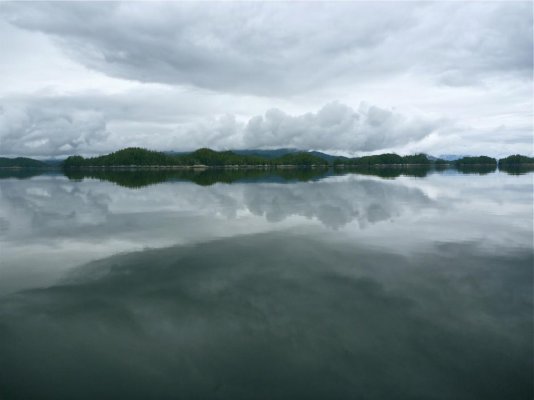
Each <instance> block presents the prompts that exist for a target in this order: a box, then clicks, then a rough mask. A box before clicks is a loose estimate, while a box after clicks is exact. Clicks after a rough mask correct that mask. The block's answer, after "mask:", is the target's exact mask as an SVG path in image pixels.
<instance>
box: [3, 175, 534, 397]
mask: <svg viewBox="0 0 534 400" xmlns="http://www.w3.org/2000/svg"><path fill="white" fill-rule="evenodd" d="M83 175H84V174H81V176H80V175H76V176H64V175H62V174H56V173H47V174H41V175H39V174H37V173H27V174H18V175H17V174H11V175H10V174H7V175H4V176H3V177H2V179H0V249H1V253H0V399H137V398H139V399H178V398H180V399H256V398H259V399H313V398H317V399H388V400H389V399H455V400H458V399H485V400H486V399H499V400H502V399H507V400H513V399H525V400H526V399H532V398H533V388H532V377H533V316H532V311H533V307H532V305H533V304H532V303H533V302H532V300H533V297H532V296H533V269H532V267H533V225H532V224H533V180H532V178H533V174H522V175H509V174H506V173H503V172H490V173H486V174H460V173H458V172H451V171H444V172H441V173H424V174H417V173H414V174H400V176H397V175H399V174H392V175H388V174H381V175H382V176H373V175H372V174H371V175H362V174H352V173H347V174H333V173H324V174H323V173H309V174H305V173H302V174H299V173H294V174H293V175H291V173H286V175H280V174H263V175H262V174H261V173H251V174H248V175H247V174H244V175H243V176H242V175H239V174H238V173H237V175H236V173H233V175H232V173H227V174H226V175H225V173H223V172H217V173H212V174H211V175H209V174H208V175H206V174H204V175H198V174H197V175H195V174H193V175H194V176H192V175H191V176H190V175H188V176H182V175H179V176H178V175H173V174H169V173H167V174H165V173H156V172H154V173H151V174H145V175H143V174H140V173H137V174H136V173H135V172H124V173H119V172H116V173H114V174H109V173H108V174H107V175H106V174H100V175H99V174H98V173H93V174H92V175H85V176H83ZM406 175H408V176H406ZM384 176H385V177H386V178H387V179H386V178H384Z"/></svg>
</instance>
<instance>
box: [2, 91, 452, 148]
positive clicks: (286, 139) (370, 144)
mask: <svg viewBox="0 0 534 400" xmlns="http://www.w3.org/2000/svg"><path fill="white" fill-rule="evenodd" d="M171 97H172V96H171ZM168 100H169V96H164V97H163V98H161V97H160V98H158V96H157V95H155V96H154V97H153V101H150V102H148V103H147V101H146V98H145V97H143V96H142V94H139V93H138V94H135V93H134V94H132V93H127V94H125V95H115V96H113V95H108V96H98V95H90V94H89V95H84V96H43V97H35V96H33V97H31V98H29V97H26V98H20V97H19V98H12V99H9V100H8V101H3V102H2V103H3V104H5V106H2V107H3V108H2V111H1V113H0V147H1V149H2V153H3V154H26V155H43V154H46V155H68V154H73V153H83V154H88V153H94V152H108V151H113V150H117V149H118V148H121V147H124V146H125V142H128V145H139V146H144V147H149V148H154V147H156V148H157V149H175V150H183V149H195V148H198V147H206V146H208V147H213V148H217V149H226V148H272V147H296V148H301V149H316V150H330V151H332V150H333V151H339V150H343V151H345V152H357V151H374V150H381V149H386V148H396V147H399V146H402V145H406V144H408V143H416V142H418V141H420V140H422V139H424V138H425V137H427V136H428V135H430V134H432V133H434V132H437V131H438V130H439V129H440V128H442V127H443V126H444V125H445V121H444V120H442V119H429V118H423V117H407V116H404V115H402V114H400V113H396V112H393V111H390V110H386V109H383V108H380V107H377V106H370V105H367V104H365V103H363V104H361V105H360V107H359V108H358V110H354V109H352V108H351V107H349V106H347V105H344V104H341V103H337V102H334V103H329V104H326V105H325V106H323V107H322V108H321V109H320V110H319V111H317V112H316V113H306V114H303V115H297V116H292V115H289V114H287V113H285V112H283V111H281V110H279V109H271V110H268V111H267V112H266V113H265V115H263V116H262V115H258V116H254V117H252V118H250V119H249V120H248V122H246V123H244V122H240V121H239V120H237V119H236V116H235V115H231V114H227V115H223V116H220V117H217V118H206V117H201V116H199V115H198V114H197V112H196V111H195V110H194V107H191V106H189V105H187V99H185V98H184V96H180V97H178V98H176V97H174V98H173V99H172V100H173V102H172V103H171V104H169V103H167V101H168ZM178 104H182V107H180V109H178V110H177V108H176V106H177V105H178ZM208 107H209V105H208ZM155 144H156V145H155Z"/></svg>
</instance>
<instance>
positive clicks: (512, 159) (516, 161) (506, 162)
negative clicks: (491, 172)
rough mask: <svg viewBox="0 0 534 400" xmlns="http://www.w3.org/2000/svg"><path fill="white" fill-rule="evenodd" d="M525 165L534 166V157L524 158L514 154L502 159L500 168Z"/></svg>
mask: <svg viewBox="0 0 534 400" xmlns="http://www.w3.org/2000/svg"><path fill="white" fill-rule="evenodd" d="M525 164H531V165H534V157H527V156H522V155H520V154H514V155H513V156H508V157H505V158H501V159H500V160H499V167H506V166H515V165H525Z"/></svg>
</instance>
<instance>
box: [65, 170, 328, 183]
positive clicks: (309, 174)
mask: <svg viewBox="0 0 534 400" xmlns="http://www.w3.org/2000/svg"><path fill="white" fill-rule="evenodd" d="M327 174H328V171H326V170H324V169H312V168H291V169H215V168H213V169H211V168H210V169H204V170H180V171H176V170H159V171H150V170H143V169H140V170H132V171H119V170H109V169H108V170H102V171H98V170H66V171H65V175H66V176H67V177H68V178H69V179H72V180H81V179H84V178H93V179H99V180H105V181H110V182H114V183H116V184H117V185H120V186H124V187H128V188H140V187H143V186H148V185H154V184H157V183H163V182H168V181H190V182H194V183H196V184H197V185H201V186H209V185H213V184H215V183H235V182H247V181H252V182H292V181H308V180H314V179H319V178H321V177H324V176H326V175H327Z"/></svg>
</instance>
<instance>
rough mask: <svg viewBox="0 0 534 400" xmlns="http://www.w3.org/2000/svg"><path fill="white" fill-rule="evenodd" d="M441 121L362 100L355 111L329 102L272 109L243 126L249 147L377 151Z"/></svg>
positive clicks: (416, 135)
mask: <svg viewBox="0 0 534 400" xmlns="http://www.w3.org/2000/svg"><path fill="white" fill-rule="evenodd" d="M441 125H443V121H433V120H428V119H424V118H407V117H405V116H403V115H401V114H399V113H395V112H393V111H390V110H386V109H383V108H380V107H376V106H369V105H366V104H361V105H360V107H359V109H358V111H356V110H354V109H352V108H351V107H349V106H347V105H344V104H340V103H330V104H327V105H325V106H324V107H322V108H321V109H320V110H319V111H318V112H317V113H307V114H304V115H300V116H291V115H288V114H286V113H284V112H282V111H280V110H277V109H272V110H269V111H267V112H266V113H265V116H256V117H253V118H252V119H251V120H250V121H249V122H248V124H247V126H246V129H245V136H244V142H245V145H246V146H248V147H277V146H280V144H282V143H284V144H285V145H286V146H289V147H296V148H300V149H317V150H335V151H336V150H337V151H339V150H341V151H349V152H355V151H376V150H382V149H387V148H395V147H397V146H399V145H404V144H406V143H410V142H417V141H419V140H421V139H423V138H425V137H426V136H428V135H430V134H431V133H433V132H434V131H436V130H437V129H439V127H440V126H441Z"/></svg>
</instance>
